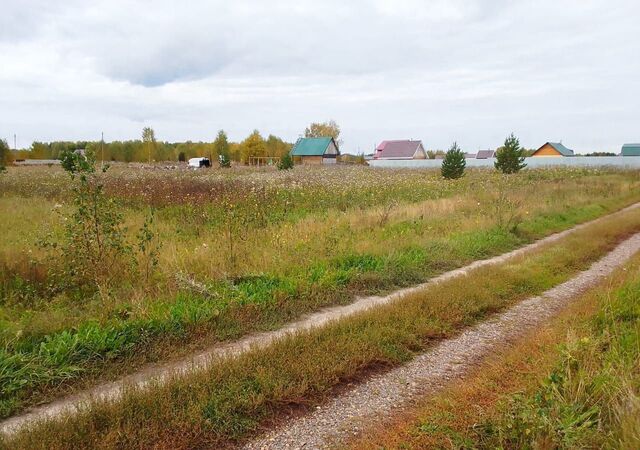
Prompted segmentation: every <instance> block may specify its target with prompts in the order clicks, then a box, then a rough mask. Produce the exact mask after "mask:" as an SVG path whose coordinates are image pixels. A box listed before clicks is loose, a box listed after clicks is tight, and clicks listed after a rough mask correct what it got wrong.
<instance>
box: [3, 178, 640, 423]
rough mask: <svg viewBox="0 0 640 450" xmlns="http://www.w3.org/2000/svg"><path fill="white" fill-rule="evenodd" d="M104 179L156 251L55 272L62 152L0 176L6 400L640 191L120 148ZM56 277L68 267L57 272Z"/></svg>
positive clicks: (563, 222) (507, 240)
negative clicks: (132, 264)
mask: <svg viewBox="0 0 640 450" xmlns="http://www.w3.org/2000/svg"><path fill="white" fill-rule="evenodd" d="M102 177H103V179H104V183H105V186H106V192H107V193H108V195H109V196H110V198H112V199H113V200H114V201H116V202H117V203H118V204H119V205H120V208H121V210H122V211H123V214H124V219H125V223H126V224H127V227H128V231H127V233H128V235H130V236H134V235H135V233H136V230H137V229H139V227H140V226H141V225H142V224H143V223H144V221H145V216H146V215H148V213H149V211H150V210H153V211H154V217H155V219H154V222H153V225H152V226H153V230H154V233H155V235H156V237H155V238H154V245H159V247H158V264H157V266H155V267H154V269H153V270H152V271H151V272H150V273H149V274H148V276H141V274H140V273H139V272H137V271H127V270H121V271H117V270H116V269H113V272H114V273H113V274H111V275H113V278H114V280H115V281H114V282H113V283H110V284H109V285H108V286H107V288H106V289H104V290H100V291H87V290H86V289H85V290H77V289H73V288H69V287H66V285H65V284H64V283H62V285H61V283H60V279H59V277H58V278H55V277H53V276H52V273H56V272H60V271H59V270H57V269H59V268H58V267H57V265H58V264H59V262H58V261H57V260H56V259H55V258H54V257H52V255H51V251H50V249H49V248H45V247H43V246H41V245H38V242H40V241H43V240H44V239H45V238H46V237H47V236H49V237H48V239H54V240H55V239H61V238H62V236H63V226H64V223H65V220H68V219H69V217H70V215H71V212H72V207H73V205H72V202H71V201H70V187H71V186H70V181H69V178H68V176H67V175H66V174H65V173H64V172H63V171H62V170H61V169H60V168H56V167H53V168H46V167H34V168H9V171H8V173H6V174H3V175H2V176H0V193H1V194H0V215H1V216H2V218H3V231H4V232H3V233H2V234H1V235H0V283H1V284H0V294H1V295H0V388H1V391H2V395H1V397H0V417H2V416H8V415H11V414H13V413H14V412H15V411H18V410H20V409H21V408H23V407H24V406H25V405H28V404H31V403H34V402H38V401H42V400H44V399H47V398H50V397H51V396H54V395H58V394H60V393H62V392H68V391H69V390H71V389H74V388H76V387H79V386H82V385H83V383H90V382H91V381H92V380H94V379H96V378H100V377H112V376H116V375H117V374H119V373H122V372H127V371H131V370H133V369H134V368H135V367H137V366H139V365H140V364H142V363H144V362H147V361H153V360H157V359H161V358H166V357H168V356H171V355H175V354H180V353H183V352H187V351H191V350H193V349H194V348H196V347H198V346H201V345H204V343H205V342H208V343H209V344H210V343H211V342H212V341H215V340H226V339H232V338H236V337H238V336H241V335H243V334H246V333H249V332H252V331H256V330H266V329H273V328H276V327H278V326H280V325H282V324H283V323H284V322H286V321H288V320H290V319H292V318H294V317H298V316H300V315H301V314H303V313H305V312H309V311H313V310H317V309H318V308H320V307H322V306H326V305H332V304H339V303H345V302H348V301H350V299H352V298H353V296H354V295H361V294H367V293H376V292H381V291H387V290H390V289H393V288H395V287H399V286H406V285H409V284H413V283H417V282H421V281H425V280H426V279H428V278H430V277H432V276H433V275H434V274H437V273H440V272H443V271H445V270H449V269H452V268H455V267H459V266H461V265H464V264H465V263H468V262H470V261H473V260H476V259H479V258H484V257H488V256H491V255H495V254H498V253H501V252H504V251H506V250H509V249H512V248H514V247H517V246H520V245H522V244H524V243H527V242H531V241H532V240H535V239H537V238H540V237H542V236H545V235H548V234H550V233H552V232H555V231H559V230H562V229H565V228H567V227H570V226H572V225H574V224H576V223H580V222H583V221H586V220H589V219H593V218H595V217H598V216H601V215H603V214H606V213H607V212H610V211H614V210H616V209H620V208H622V207H624V206H626V205H628V204H630V203H633V202H636V201H639V200H640V176H639V174H638V172H632V171H615V170H604V169H603V170H596V169H578V170H576V169H546V170H531V171H525V172H522V173H520V174H518V175H513V176H508V177H504V176H501V175H499V174H497V173H494V172H492V171H469V173H468V174H467V175H466V176H465V177H464V178H463V179H461V180H456V181H447V180H443V179H442V178H441V177H440V176H439V174H438V173H437V172H434V171H416V170H372V169H369V168H363V167H336V168H331V169H326V168H324V169H323V168H296V170H294V171H292V172H275V171H260V170H242V169H231V170H228V171H224V170H211V171H202V172H190V171H182V170H177V171H166V170H160V169H156V170H152V169H146V170H145V169H141V168H136V167H127V166H116V167H114V168H112V169H111V170H110V171H109V172H107V173H106V174H105V175H102ZM63 281H64V280H63Z"/></svg>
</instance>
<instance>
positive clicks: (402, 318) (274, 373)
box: [7, 213, 640, 448]
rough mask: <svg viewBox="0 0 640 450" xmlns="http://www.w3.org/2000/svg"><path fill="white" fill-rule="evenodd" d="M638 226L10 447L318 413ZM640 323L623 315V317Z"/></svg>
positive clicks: (484, 271)
mask: <svg viewBox="0 0 640 450" xmlns="http://www.w3.org/2000/svg"><path fill="white" fill-rule="evenodd" d="M639 221H640V215H638V214H637V213H627V214H626V215H625V216H622V217H616V218H612V219H609V220H606V221H604V222H603V223H601V224H594V225H590V226H589V227H587V228H585V229H583V230H580V231H578V232H576V233H574V234H572V235H570V236H568V237H566V238H564V239H563V241H562V242H560V243H556V244H554V245H548V246H545V247H544V248H542V249H541V250H539V251H536V252H534V253H532V254H530V255H529V256H527V257H519V258H517V259H514V260H512V261H510V262H508V263H505V264H502V265H499V266H494V267H485V268H481V269H478V270H477V271H475V272H474V273H472V274H471V275H469V276H467V277H464V278H460V279H454V280H450V281H448V282H446V283H442V284H438V285H435V286H433V287H431V288H430V289H428V290H426V291H424V292H421V293H416V294H414V295H410V296H407V297H406V298H405V299H403V300H402V301H400V302H398V303H395V304H392V305H387V306H385V307H381V308H378V309H376V310H373V311H368V312H366V313H362V314H359V315H358V316H356V317H353V318H350V319H346V320H343V321H341V322H339V323H336V324H332V325H330V326H328V327H326V328H324V329H322V330H316V331H313V332H308V333H303V334H300V335H298V336H295V337H290V338H287V339H283V340H282V341H280V342H278V343H277V344H275V345H273V346H271V347H269V348H267V349H264V350H261V351H255V352H251V353H248V354H245V355H242V356H240V357H238V358H235V359H233V360H225V361H223V362H220V363H218V364H215V365H214V366H213V367H212V368H211V369H209V370H208V371H206V372H204V373H200V374H197V375H193V376H190V377H188V378H185V379H182V380H176V381H174V382H172V383H170V384H168V385H166V386H162V387H156V388H154V389H153V390H152V391H150V392H142V393H134V392H132V393H131V394H130V395H128V396H127V398H126V399H124V400H123V401H121V402H118V403H116V404H114V405H96V406H95V408H94V409H93V410H92V411H91V412H90V413H83V414H80V415H78V416H76V417H74V418H70V419H68V420H66V421H65V422H64V423H57V424H56V423H49V424H46V425H42V426H40V427H37V428H36V429H34V430H31V431H30V432H25V433H22V434H20V435H18V436H17V437H16V439H15V440H13V441H12V442H7V444H11V445H15V446H18V447H33V448H59V447H74V448H88V447H94V446H96V445H97V446H103V447H110V446H111V447H113V446H120V447H122V446H125V447H132V446H133V447H152V446H155V445H162V446H169V447H175V448H188V447H189V448H192V447H206V446H216V445H222V444H224V443H228V442H230V441H233V440H235V439H239V438H241V437H243V436H246V435H247V434H250V433H251V432H253V431H254V430H255V429H256V427H257V426H258V424H259V423H260V422H261V421H262V420H264V419H266V418H269V417H273V415H274V414H277V412H278V411H280V409H281V407H282V405H287V404H291V403H295V404H313V403H314V402H315V401H319V400H321V399H322V398H324V396H325V395H327V393H328V392H329V391H330V390H331V389H332V388H334V387H335V386H336V385H337V384H339V383H341V382H344V381H346V380H349V379H352V378H354V377H357V376H358V374H360V373H362V372H363V371H365V370H367V368H371V367H379V366H380V365H387V366H392V365H397V364H400V363H402V362H404V361H407V360H409V359H410V358H412V356H413V355H414V354H415V353H416V352H420V351H423V350H424V349H426V348H427V347H428V346H430V345H431V344H432V343H433V342H434V341H436V340H438V339H441V338H442V337H446V336H450V335H452V334H453V333H455V332H457V331H458V330H460V329H462V328H463V327H465V326H468V325H470V324H472V323H475V322H477V321H478V320H481V319H483V318H485V317H487V316H488V315H490V314H492V313H494V312H496V311H499V310H501V309H504V308H506V307H508V306H509V305H512V304H513V303H514V302H516V301H518V300H520V299H523V298H525V297H528V296H531V295H536V294H539V293H540V292H541V291H543V290H545V289H548V288H550V287H552V286H554V285H556V284H558V283H559V282H561V281H564V280H566V279H567V278H569V277H571V276H572V275H574V274H575V273H576V272H577V271H578V270H580V269H583V268H586V267H587V266H588V265H589V264H590V263H591V262H593V261H595V260H596V259H597V258H599V257H600V256H602V255H603V254H604V253H606V252H607V251H608V250H609V249H610V248H611V247H612V245H614V244H615V243H616V242H617V241H618V240H619V239H620V238H621V237H622V236H625V235H628V233H629V232H631V231H635V230H637V229H638V227H639V225H640V224H639ZM634 314H636V312H635V310H624V314H623V316H624V317H634Z"/></svg>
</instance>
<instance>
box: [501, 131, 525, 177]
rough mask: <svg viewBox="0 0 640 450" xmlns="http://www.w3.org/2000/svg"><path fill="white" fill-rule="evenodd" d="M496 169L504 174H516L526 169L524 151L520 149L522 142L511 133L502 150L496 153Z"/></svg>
mask: <svg viewBox="0 0 640 450" xmlns="http://www.w3.org/2000/svg"><path fill="white" fill-rule="evenodd" d="M494 166H495V168H496V169H498V170H499V171H500V172H502V173H516V172H519V171H520V169H524V168H525V167H527V165H526V164H525V163H524V149H523V148H522V147H520V141H519V140H518V138H517V137H515V136H514V135H513V133H511V134H510V135H509V136H508V137H507V139H505V141H504V145H503V146H502V148H500V149H498V151H497V152H496V162H495V163H494Z"/></svg>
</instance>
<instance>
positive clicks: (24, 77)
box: [0, 0, 640, 152]
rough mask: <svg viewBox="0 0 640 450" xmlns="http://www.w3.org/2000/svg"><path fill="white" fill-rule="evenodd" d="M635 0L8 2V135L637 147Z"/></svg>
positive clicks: (3, 65)
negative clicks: (252, 136) (338, 133)
mask: <svg viewBox="0 0 640 450" xmlns="http://www.w3.org/2000/svg"><path fill="white" fill-rule="evenodd" d="M639 24H640V1H638V0H627V1H622V0H619V1H618V0H572V1H564V0H535V1H533V0H532V1H524V0H523V1H509V0H369V1H366V0H349V1H345V0H337V1H324V0H283V1H267V0H262V1H258V0H255V1H249V0H233V1H231V0H225V1H212V0H207V1H199V0H188V1H187V0H182V1H159V0H156V1H153V2H151V1H149V2H142V1H129V0H93V1H86V0H83V1H74V0H69V1H65V0H57V1H51V0H2V4H1V6H0V57H1V61H0V138H5V139H7V141H8V142H9V143H10V144H11V145H12V146H13V135H14V133H15V134H17V136H18V147H26V146H29V145H30V143H31V141H32V140H42V141H50V140H78V139H87V140H97V139H99V138H100V132H101V131H104V133H105V140H107V141H111V140H116V139H134V138H139V136H140V134H141V130H142V128H143V127H144V126H152V127H153V128H154V129H155V131H156V136H157V137H158V139H160V140H168V141H185V140H193V141H198V140H205V141H211V140H213V139H214V137H215V134H216V132H217V130H218V129H220V128H223V129H225V130H226V131H227V132H228V134H229V135H230V138H231V139H233V140H240V139H243V138H244V137H245V136H246V135H247V134H249V133H250V132H251V131H252V130H253V129H255V128H257V129H259V130H260V131H261V132H262V133H263V135H265V136H266V135H268V134H269V133H272V134H275V135H278V136H281V137H283V138H285V139H287V140H289V141H294V140H295V139H296V138H297V137H298V135H299V134H300V133H302V132H303V131H304V128H305V126H307V125H308V124H309V122H312V121H324V120H327V119H335V120H336V121H337V122H338V123H339V124H340V125H341V127H342V130H343V135H342V138H343V140H344V144H343V150H344V151H348V152H356V151H365V152H366V151H370V150H371V149H372V147H373V146H374V144H376V143H377V142H378V141H380V140H383V139H403V138H415V139H422V140H423V141H424V143H425V146H426V147H427V148H431V149H436V148H446V147H448V146H449V145H450V144H451V142H452V141H454V140H457V141H458V143H459V144H461V146H462V147H463V149H465V150H469V151H474V150H477V149H479V148H495V147H496V146H499V145H500V144H501V142H502V141H503V140H504V138H505V136H506V135H507V134H508V133H509V132H511V131H513V132H515V133H516V135H518V136H519V137H520V140H521V143H522V144H523V145H525V146H526V147H538V146H539V145H541V144H543V143H544V142H546V141H559V140H562V142H563V143H564V144H565V145H567V146H568V147H569V148H573V149H575V150H576V151H578V152H588V151H593V150H609V151H619V149H620V146H621V144H622V143H624V142H637V141H640V108H639V105H640V102H639V100H640V34H639V33H638V26H639Z"/></svg>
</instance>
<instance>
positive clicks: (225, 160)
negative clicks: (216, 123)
mask: <svg viewBox="0 0 640 450" xmlns="http://www.w3.org/2000/svg"><path fill="white" fill-rule="evenodd" d="M213 148H214V149H215V151H216V153H217V154H218V162H219V163H220V167H231V158H230V157H229V140H228V139H227V133H225V132H224V130H220V131H218V136H216V140H215V141H213Z"/></svg>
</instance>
